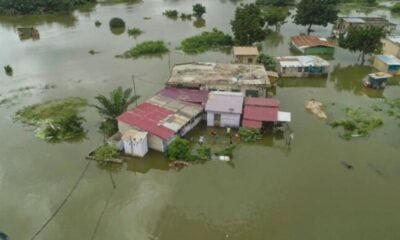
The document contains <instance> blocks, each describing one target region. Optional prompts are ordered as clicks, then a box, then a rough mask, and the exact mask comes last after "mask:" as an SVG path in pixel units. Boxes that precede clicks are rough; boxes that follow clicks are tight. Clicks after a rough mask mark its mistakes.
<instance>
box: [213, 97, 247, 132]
mask: <svg viewBox="0 0 400 240" xmlns="http://www.w3.org/2000/svg"><path fill="white" fill-rule="evenodd" d="M243 99H244V94H243V93H238V92H237V93H235V92H218V91H216V92H211V93H210V94H209V96H208V101H207V104H206V112H207V126H211V127H214V126H216V127H239V126H240V118H241V114H242V111H243Z"/></svg>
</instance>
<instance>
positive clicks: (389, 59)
mask: <svg viewBox="0 0 400 240" xmlns="http://www.w3.org/2000/svg"><path fill="white" fill-rule="evenodd" d="M376 57H377V58H378V59H379V60H381V61H382V62H384V63H386V64H387V65H399V66H400V60H399V59H398V58H397V57H395V56H392V55H377V56H376Z"/></svg>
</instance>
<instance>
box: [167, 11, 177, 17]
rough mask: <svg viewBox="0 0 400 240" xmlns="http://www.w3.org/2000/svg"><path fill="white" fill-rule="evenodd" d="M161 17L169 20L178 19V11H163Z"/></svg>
mask: <svg viewBox="0 0 400 240" xmlns="http://www.w3.org/2000/svg"><path fill="white" fill-rule="evenodd" d="M163 15H165V16H167V17H169V18H178V11H177V10H165V11H164V12H163Z"/></svg>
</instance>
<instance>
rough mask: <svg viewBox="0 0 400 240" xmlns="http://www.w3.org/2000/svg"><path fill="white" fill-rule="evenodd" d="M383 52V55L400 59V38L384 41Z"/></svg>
mask: <svg viewBox="0 0 400 240" xmlns="http://www.w3.org/2000/svg"><path fill="white" fill-rule="evenodd" d="M382 45H383V46H382V52H383V54H388V55H393V56H395V57H397V58H399V57H400V36H389V37H387V38H384V39H382Z"/></svg>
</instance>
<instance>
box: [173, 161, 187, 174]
mask: <svg viewBox="0 0 400 240" xmlns="http://www.w3.org/2000/svg"><path fill="white" fill-rule="evenodd" d="M189 166H190V163H188V162H185V161H173V162H171V163H170V164H168V167H169V169H171V170H175V171H177V172H179V171H180V170H182V169H183V168H185V167H189Z"/></svg>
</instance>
